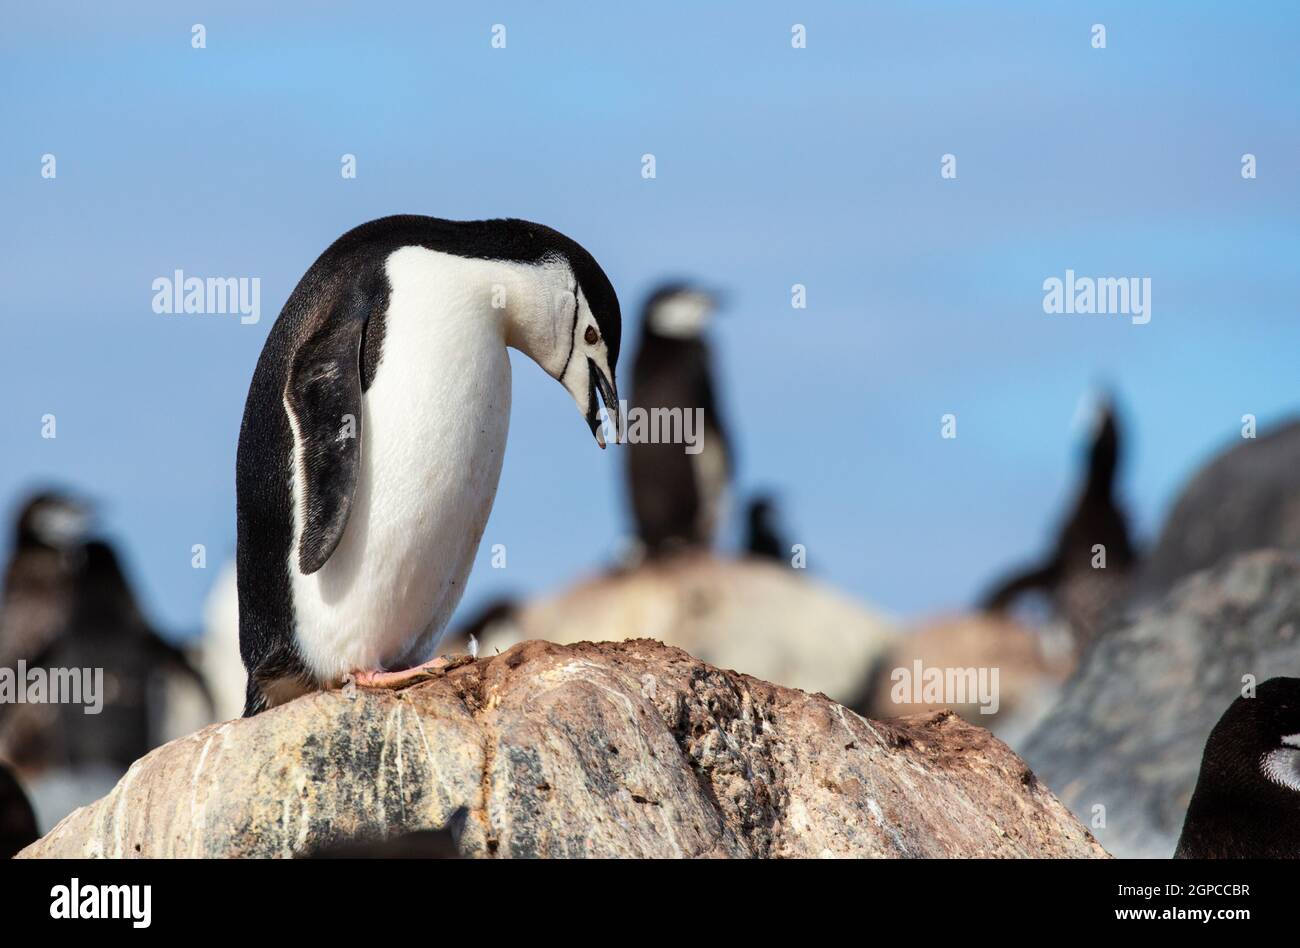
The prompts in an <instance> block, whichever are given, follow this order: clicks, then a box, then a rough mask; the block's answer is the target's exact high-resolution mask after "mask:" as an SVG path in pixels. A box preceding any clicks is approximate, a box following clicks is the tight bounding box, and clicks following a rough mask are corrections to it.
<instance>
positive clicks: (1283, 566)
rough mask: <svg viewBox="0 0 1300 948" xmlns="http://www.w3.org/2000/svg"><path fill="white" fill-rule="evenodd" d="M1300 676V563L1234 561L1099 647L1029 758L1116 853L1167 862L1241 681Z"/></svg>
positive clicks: (1140, 615)
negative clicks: (1100, 820)
mask: <svg viewBox="0 0 1300 948" xmlns="http://www.w3.org/2000/svg"><path fill="white" fill-rule="evenodd" d="M1297 671H1300V559H1297V558H1296V557H1295V556H1293V555H1292V554H1289V553H1281V552H1277V551H1265V552H1258V553H1251V554H1245V555H1241V556H1237V557H1233V558H1231V559H1229V560H1227V561H1226V562H1224V563H1222V564H1220V565H1219V566H1217V567H1215V568H1213V569H1211V570H1207V571H1204V572H1201V573H1197V574H1196V575H1194V576H1192V577H1190V578H1189V579H1187V580H1186V581H1184V582H1182V583H1180V584H1178V585H1177V586H1175V588H1174V590H1173V591H1172V592H1171V593H1170V594H1169V596H1168V597H1166V598H1165V599H1164V600H1163V601H1162V602H1160V603H1159V604H1158V605H1156V606H1154V607H1152V608H1149V609H1146V610H1143V611H1141V612H1137V613H1133V614H1130V615H1129V616H1127V617H1126V619H1125V620H1124V621H1123V622H1122V623H1121V624H1120V625H1119V626H1118V627H1117V628H1113V629H1112V630H1111V631H1110V632H1108V633H1107V634H1106V635H1105V636H1104V637H1103V638H1101V639H1100V640H1099V641H1098V642H1097V643H1096V644H1095V646H1094V647H1093V649H1092V650H1091V651H1090V652H1089V653H1088V654H1087V655H1086V656H1085V657H1084V659H1083V662H1082V664H1081V666H1080V668H1079V670H1078V671H1077V672H1076V674H1075V675H1074V676H1073V677H1072V678H1071V679H1070V681H1069V682H1067V683H1066V685H1065V687H1064V689H1063V691H1062V697H1061V699H1060V701H1059V702H1058V703H1057V704H1056V706H1055V707H1054V708H1053V709H1052V710H1051V711H1050V712H1049V714H1048V715H1047V717H1046V718H1045V719H1044V720H1043V722H1042V723H1041V724H1040V725H1039V726H1038V727H1037V728H1036V729H1035V731H1034V733H1033V734H1032V735H1030V737H1029V739H1028V740H1027V741H1026V743H1025V744H1024V745H1023V746H1022V752H1023V753H1024V756H1025V760H1026V761H1027V762H1028V763H1029V765H1030V766H1031V767H1033V768H1034V772H1035V773H1036V774H1038V776H1039V778H1040V779H1042V780H1043V781H1044V782H1045V783H1047V785H1048V786H1050V787H1051V788H1052V789H1053V790H1054V791H1055V792H1056V793H1057V794H1058V795H1059V796H1060V798H1061V800H1062V801H1063V802H1064V803H1066V804H1067V805H1068V806H1069V807H1070V808H1071V809H1072V810H1073V811H1074V812H1075V814H1076V815H1078V817H1079V818H1080V819H1081V820H1083V821H1084V822H1085V824H1086V825H1088V826H1089V827H1091V828H1092V829H1093V831H1094V832H1095V833H1096V834H1097V838H1098V839H1099V840H1100V841H1101V842H1102V844H1103V845H1104V846H1105V847H1106V848H1107V850H1109V851H1110V852H1111V853H1113V854H1114V855H1116V856H1121V857H1139V856H1141V857H1159V858H1164V857H1168V856H1170V855H1172V854H1173V851H1174V847H1175V845H1176V844H1177V840H1178V833H1179V831H1180V830H1181V829H1182V824H1183V816H1184V814H1185V813H1186V810H1187V804H1188V802H1189V800H1190V799H1191V795H1192V789H1193V787H1194V786H1195V784H1196V775H1197V772H1198V770H1199V769H1200V764H1201V754H1202V751H1203V750H1204V747H1205V740H1206V738H1207V737H1208V736H1209V733H1210V730H1211V729H1212V728H1213V727H1214V724H1215V722H1216V721H1218V719H1219V716H1220V715H1222V714H1223V712H1224V710H1225V709H1226V708H1227V707H1228V705H1229V704H1231V703H1232V702H1233V700H1234V699H1236V698H1237V696H1238V695H1239V694H1240V693H1241V688H1242V677H1243V676H1245V675H1253V676H1254V680H1255V682H1256V683H1259V682H1263V681H1266V680H1267V679H1269V678H1273V677H1275V676H1279V675H1283V676H1294V675H1295V674H1296V673H1297ZM1097 806H1101V807H1104V808H1105V811H1104V812H1105V820H1106V825H1105V826H1104V827H1102V826H1099V825H1097V824H1096V823H1094V822H1093V819H1094V816H1095V815H1096V814H1095V812H1094V807H1097Z"/></svg>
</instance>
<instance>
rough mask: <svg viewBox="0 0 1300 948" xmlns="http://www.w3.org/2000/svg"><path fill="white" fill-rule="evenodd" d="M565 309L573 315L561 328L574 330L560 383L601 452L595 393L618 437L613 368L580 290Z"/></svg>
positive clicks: (563, 319)
mask: <svg viewBox="0 0 1300 948" xmlns="http://www.w3.org/2000/svg"><path fill="white" fill-rule="evenodd" d="M568 306H569V307H570V308H571V309H572V313H571V314H568V313H566V314H564V316H562V317H561V320H560V324H561V325H564V324H565V323H566V322H567V323H568V324H570V325H572V327H573V329H572V337H571V338H570V339H569V340H568V342H569V344H570V348H569V353H570V354H569V358H568V360H567V361H566V363H565V366H564V369H563V371H562V373H561V374H560V382H561V384H562V385H564V387H565V388H566V389H568V391H569V394H570V395H572V396H573V400H574V401H575V402H576V403H577V405H578V410H579V411H581V412H582V413H583V416H584V417H585V418H586V419H587V425H588V427H590V428H591V433H592V434H593V435H595V437H596V443H597V444H599V445H600V446H601V447H602V448H603V447H604V446H605V434H604V431H603V430H602V428H601V424H600V406H599V405H598V404H597V403H596V393H597V392H599V393H600V397H601V400H602V401H604V403H605V408H606V410H607V411H608V412H609V416H610V418H611V419H613V422H614V431H615V437H616V438H617V437H618V388H617V386H616V385H615V383H614V367H613V366H612V365H611V364H610V346H609V342H608V340H606V338H605V334H604V332H602V331H601V326H600V320H598V319H597V318H596V315H595V314H594V313H593V312H592V311H591V307H590V306H589V305H588V303H587V298H586V296H585V294H584V293H583V292H582V288H581V287H578V288H577V292H576V293H575V294H573V295H572V296H571V297H570V298H569V300H568Z"/></svg>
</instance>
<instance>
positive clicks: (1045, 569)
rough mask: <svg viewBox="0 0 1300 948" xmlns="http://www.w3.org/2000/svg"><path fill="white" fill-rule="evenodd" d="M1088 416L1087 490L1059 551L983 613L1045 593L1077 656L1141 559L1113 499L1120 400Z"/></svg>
mask: <svg viewBox="0 0 1300 948" xmlns="http://www.w3.org/2000/svg"><path fill="white" fill-rule="evenodd" d="M1090 415H1091V425H1090V431H1091V437H1090V445H1089V450H1088V466H1087V471H1086V473H1085V476H1084V483H1083V489H1082V490H1081V491H1080V492H1079V495H1078V499H1077V500H1076V501H1075V503H1074V507H1073V509H1072V510H1071V511H1070V514H1069V516H1068V517H1066V518H1065V521H1064V523H1063V524H1062V526H1061V528H1060V531H1059V533H1058V535H1057V540H1056V548H1055V550H1053V552H1052V555H1051V556H1050V557H1049V558H1048V559H1047V560H1046V561H1044V562H1042V563H1039V564H1037V565H1035V566H1032V567H1030V568H1028V569H1026V570H1024V571H1022V572H1019V573H1016V574H1014V575H1012V576H1010V577H1008V578H1007V579H1005V580H1003V581H1002V582H1000V583H998V584H997V586H996V587H994V589H993V590H992V591H991V592H989V593H988V594H987V595H986V596H985V597H984V599H983V608H984V609H986V610H987V611H989V612H994V613H999V612H1004V611H1006V610H1007V609H1009V608H1010V607H1011V605H1012V603H1014V602H1015V600H1016V599H1018V598H1019V597H1021V596H1022V595H1024V594H1026V593H1029V592H1034V591H1041V592H1043V593H1046V594H1047V596H1048V597H1049V598H1050V600H1051V603H1052V606H1053V609H1054V610H1055V612H1056V614H1057V615H1058V616H1060V617H1061V618H1063V619H1064V620H1065V621H1066V622H1067V623H1068V624H1069V626H1070V632H1071V635H1072V637H1073V639H1074V645H1075V651H1076V653H1078V654H1082V653H1083V651H1084V650H1085V649H1086V648H1087V646H1088V645H1089V644H1090V643H1091V642H1092V640H1093V639H1094V638H1096V636H1097V635H1098V633H1099V632H1100V631H1101V629H1102V627H1103V626H1104V624H1105V622H1106V620H1107V617H1108V616H1109V614H1110V612H1111V610H1112V608H1113V607H1115V606H1117V605H1118V604H1119V603H1120V600H1121V599H1122V597H1123V594H1124V591H1125V588H1126V586H1127V583H1128V580H1129V577H1130V573H1131V572H1132V570H1133V568H1134V566H1135V564H1136V562H1137V553H1136V551H1135V550H1134V548H1133V544H1132V541H1131V540H1130V538H1129V530H1128V518H1127V517H1126V516H1125V514H1124V511H1123V510H1122V509H1121V508H1120V506H1119V504H1118V502H1117V500H1116V496H1115V473H1116V470H1117V469H1118V467H1119V461H1120V443H1121V438H1120V428H1119V422H1118V419H1117V417H1116V412H1115V405H1114V402H1113V401H1112V399H1111V398H1109V397H1105V398H1103V399H1101V400H1100V401H1099V402H1098V403H1097V404H1096V405H1095V406H1094V407H1093V409H1092V411H1091V412H1090Z"/></svg>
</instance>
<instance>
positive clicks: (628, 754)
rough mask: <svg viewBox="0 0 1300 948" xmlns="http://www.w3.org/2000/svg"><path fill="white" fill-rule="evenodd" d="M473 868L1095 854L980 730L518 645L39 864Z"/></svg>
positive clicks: (363, 696)
mask: <svg viewBox="0 0 1300 948" xmlns="http://www.w3.org/2000/svg"><path fill="white" fill-rule="evenodd" d="M462 809H463V810H465V811H466V812H465V813H462V814H460V815H459V817H458V819H459V820H461V821H463V823H462V825H463V829H462V831H461V833H460V839H459V846H460V849H461V851H462V852H463V853H464V854H466V855H473V856H498V857H502V856H664V857H679V856H826V855H830V856H936V857H938V856H1094V857H1096V856H1104V855H1105V853H1104V852H1103V851H1102V849H1101V847H1100V846H1099V845H1098V844H1097V842H1096V841H1095V840H1094V839H1093V838H1092V837H1091V836H1090V835H1089V834H1088V833H1087V831H1086V830H1084V829H1083V827H1081V826H1080V825H1079V824H1078V823H1077V822H1076V821H1075V820H1074V818H1073V817H1071V816H1070V815H1069V813H1068V812H1067V811H1066V810H1065V808H1064V807H1063V806H1062V805H1061V804H1060V803H1059V802H1058V801H1057V800H1056V799H1055V797H1053V796H1052V795H1051V793H1050V792H1048V791H1047V789H1046V788H1045V787H1044V786H1042V784H1041V783H1040V782H1038V781H1037V780H1035V779H1034V776H1033V775H1032V774H1031V773H1030V772H1029V771H1028V770H1027V769H1026V768H1025V765H1024V763H1023V762H1022V761H1021V760H1020V759H1019V758H1017V757H1016V756H1015V755H1014V754H1013V753H1011V751H1010V750H1008V749H1007V747H1006V746H1005V745H1003V744H1002V743H1000V742H999V741H997V740H996V739H994V738H993V737H992V736H991V735H990V734H989V733H988V732H987V731H984V730H981V729H979V728H975V727H972V726H971V725H969V724H966V723H964V722H963V721H961V720H960V719H959V718H957V717H955V716H953V715H951V714H948V713H946V712H944V713H940V714H937V715H933V716H927V717H920V718H913V719H906V720H904V721H900V722H895V723H893V724H889V725H886V724H878V723H874V722H869V721H866V720H864V719H862V718H859V717H857V716H856V715H854V714H853V713H852V712H850V711H847V710H846V709H844V708H843V707H841V706H840V705H837V704H835V703H833V702H831V701H830V700H829V699H827V698H825V697H823V696H821V695H809V694H805V693H803V692H799V691H794V690H790V689H786V688H781V687H777V686H775V685H771V684H767V683H765V682H762V681H758V680H755V679H753V678H749V677H747V676H744V675H740V674H737V673H735V672H728V671H721V670H718V669H716V668H712V667H709V666H708V665H705V664H703V663H702V662H699V661H697V660H696V659H693V658H691V657H690V656H689V655H687V654H686V653H685V652H682V651H680V650H678V649H674V648H669V647H666V646H664V645H661V644H660V643H658V642H650V641H633V642H624V643H618V644H611V643H606V644H595V645H593V644H590V643H584V644H579V645H573V646H563V645H555V644H552V643H546V642H528V643H525V644H522V645H520V646H518V647H516V648H513V649H511V650H510V651H508V652H506V653H504V654H502V655H499V656H495V657H493V658H490V659H484V660H480V661H477V662H470V663H468V664H465V665H461V666H459V667H456V668H453V669H452V670H450V671H449V672H447V673H446V674H445V675H444V676H441V677H436V678H431V679H430V680H428V681H425V682H421V683H420V684H418V685H415V686H413V687H410V688H408V689H406V690H404V691H401V692H381V691H366V690H362V691H360V692H358V693H357V694H355V695H354V696H352V697H349V696H347V695H345V694H343V693H340V692H332V693H321V694H314V695H309V696H307V697H305V698H301V699H299V700H297V701H294V702H291V703H289V704H287V705H285V706H283V707H280V708H276V709H274V710H272V711H269V712H266V713H264V714H262V715H259V716H257V717H255V718H251V719H245V720H237V721H229V722H226V723H224V724H218V725H213V726H211V727H208V728H205V729H203V730H202V731H199V732H198V733H196V734H194V735H192V736H190V737H186V738H182V739H180V740H178V741H174V742H172V743H171V744H168V745H166V746H164V747H162V748H159V749H158V750H156V751H154V752H153V753H151V754H149V755H148V756H146V757H144V758H142V759H141V760H139V761H137V762H136V764H134V765H133V766H132V768H131V769H130V771H129V772H128V773H127V775H126V776H125V777H124V778H123V779H122V781H121V783H120V784H119V785H118V786H117V787H116V788H115V789H114V791H113V792H112V793H110V794H109V795H108V796H107V797H105V798H104V799H102V800H100V801H98V802H97V803H94V804H92V805H91V806H88V807H85V808H82V809H80V810H77V811H76V812H74V813H72V814H71V815H69V816H68V817H67V818H66V819H64V820H63V821H62V822H61V823H60V824H59V825H58V826H57V827H56V828H55V829H54V830H53V831H52V832H51V833H50V834H49V835H48V836H46V837H45V838H44V839H42V840H39V841H38V842H36V843H35V844H33V845H32V846H31V847H29V848H28V849H26V850H25V851H24V853H23V855H25V856H31V857H37V856H109V857H120V856H296V855H303V854H309V853H313V852H317V851H320V850H321V849H328V848H329V847H334V846H338V845H340V844H346V843H348V842H350V841H355V840H359V839H374V838H383V837H392V836H399V835H402V834H405V833H410V832H413V831H419V830H428V829H431V828H434V827H438V826H441V825H443V824H445V823H447V822H448V820H449V819H450V818H451V817H452V816H453V814H457V813H458V811H461V810H462Z"/></svg>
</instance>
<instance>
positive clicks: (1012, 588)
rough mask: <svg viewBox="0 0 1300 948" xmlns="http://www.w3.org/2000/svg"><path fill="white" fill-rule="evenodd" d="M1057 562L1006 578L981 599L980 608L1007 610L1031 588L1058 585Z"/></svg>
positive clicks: (987, 610)
mask: <svg viewBox="0 0 1300 948" xmlns="http://www.w3.org/2000/svg"><path fill="white" fill-rule="evenodd" d="M1056 580H1057V567H1056V563H1055V562H1053V563H1049V564H1048V565H1046V566H1043V567H1040V568H1038V569H1031V570H1027V571H1026V572H1023V573H1018V574H1016V575H1015V576H1012V577H1011V578H1009V579H1006V580H1004V581H1003V582H1001V583H999V584H998V585H997V586H995V587H994V588H993V590H992V591H991V592H989V593H987V594H986V595H985V596H984V598H983V599H981V600H980V609H982V610H983V611H985V612H1005V611H1006V610H1007V608H1008V607H1010V605H1011V603H1012V602H1014V601H1015V600H1016V599H1018V598H1020V596H1021V595H1023V594H1024V593H1027V592H1029V591H1030V590H1031V589H1050V588H1051V587H1053V586H1055V585H1056Z"/></svg>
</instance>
